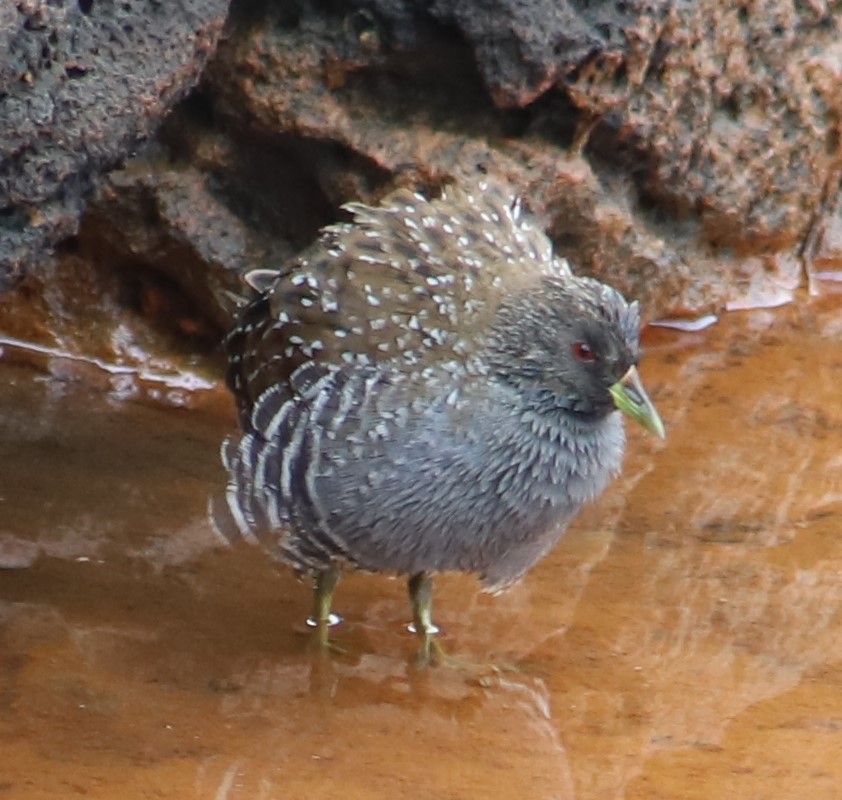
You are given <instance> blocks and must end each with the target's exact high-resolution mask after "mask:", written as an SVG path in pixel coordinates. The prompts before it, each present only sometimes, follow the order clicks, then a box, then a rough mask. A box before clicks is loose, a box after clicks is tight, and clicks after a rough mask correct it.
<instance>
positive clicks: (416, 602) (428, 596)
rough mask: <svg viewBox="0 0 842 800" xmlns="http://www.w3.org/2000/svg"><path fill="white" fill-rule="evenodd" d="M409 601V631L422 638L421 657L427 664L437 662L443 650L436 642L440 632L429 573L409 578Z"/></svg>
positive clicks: (421, 573)
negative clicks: (434, 609)
mask: <svg viewBox="0 0 842 800" xmlns="http://www.w3.org/2000/svg"><path fill="white" fill-rule="evenodd" d="M408 586H409V601H410V603H411V604H412V624H411V625H410V626H409V629H410V630H411V631H412V632H413V633H415V634H417V635H418V636H419V637H421V651H420V652H419V656H420V657H421V659H422V660H423V661H424V662H426V663H429V662H431V661H432V662H436V661H438V660H439V657H440V656H441V654H442V653H441V648H440V646H439V645H438V643H437V642H436V641H435V635H436V634H437V633H438V632H439V629H438V626H436V625H435V624H434V623H433V619H432V614H433V576H432V575H430V574H429V573H428V572H418V573H416V574H415V575H412V576H411V577H410V578H409V583H408Z"/></svg>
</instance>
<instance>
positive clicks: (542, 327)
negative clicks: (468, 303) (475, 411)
mask: <svg viewBox="0 0 842 800" xmlns="http://www.w3.org/2000/svg"><path fill="white" fill-rule="evenodd" d="M639 338H640V313H639V309H638V304H637V303H636V302H634V303H628V302H626V300H625V299H624V298H623V296H622V295H621V294H620V293H619V292H618V291H616V290H615V289H612V288H611V287H610V286H606V285H605V284H603V283H600V282H599V281H597V280H595V279H593V278H587V277H574V276H569V277H565V278H563V279H556V278H544V279H543V280H542V282H541V284H540V286H539V287H536V288H533V289H531V290H523V291H521V292H519V293H518V294H517V295H516V296H514V297H512V298H511V299H510V300H508V301H507V302H506V303H504V304H503V305H502V306H501V307H500V308H499V309H498V313H497V317H496V320H495V324H494V333H493V336H492V339H491V347H490V356H489V362H490V364H491V366H492V369H493V371H494V373H495V374H496V375H497V377H498V378H499V379H501V380H503V381H505V382H506V383H508V384H509V385H511V386H513V387H515V388H516V389H517V390H518V391H519V392H521V393H522V394H523V395H524V397H525V399H526V400H527V402H528V403H529V404H530V405H532V406H533V407H535V408H536V410H540V411H546V412H549V413H553V412H558V411H563V412H566V413H568V414H571V415H574V416H575V417H578V418H580V419H582V420H587V419H594V420H596V419H600V418H603V417H605V416H607V415H608V414H610V413H612V412H613V411H615V410H617V409H619V410H621V411H624V412H625V413H627V414H628V415H629V416H631V417H632V418H633V419H635V420H637V421H638V422H640V423H641V424H642V425H643V426H644V427H645V428H646V429H647V430H649V431H651V432H652V433H655V434H656V435H658V436H661V437H663V435H664V426H663V423H662V422H661V418H660V416H659V415H658V412H657V411H656V410H655V407H654V406H653V405H652V402H651V401H650V400H649V397H648V396H647V394H646V391H645V389H644V388H643V384H642V382H641V380H640V377H639V375H638V373H637V362H638V360H639V356H640V347H639Z"/></svg>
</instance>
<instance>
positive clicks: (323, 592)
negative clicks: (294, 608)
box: [307, 565, 341, 646]
mask: <svg viewBox="0 0 842 800" xmlns="http://www.w3.org/2000/svg"><path fill="white" fill-rule="evenodd" d="M338 582H339V568H338V567H336V566H335V565H332V566H330V567H328V568H327V569H326V570H325V571H324V572H319V573H318V574H317V575H316V577H315V578H313V614H312V616H311V617H310V618H309V619H308V620H307V624H308V625H309V626H310V627H311V628H316V633H317V635H318V643H319V645H321V646H327V645H328V630H329V629H330V628H331V627H332V626H334V625H337V624H338V623H339V622H341V617H339V616H338V615H336V614H331V612H330V606H331V603H332V602H333V593H334V591H335V590H336V584H337V583H338Z"/></svg>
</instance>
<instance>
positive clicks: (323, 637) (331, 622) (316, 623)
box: [307, 614, 348, 655]
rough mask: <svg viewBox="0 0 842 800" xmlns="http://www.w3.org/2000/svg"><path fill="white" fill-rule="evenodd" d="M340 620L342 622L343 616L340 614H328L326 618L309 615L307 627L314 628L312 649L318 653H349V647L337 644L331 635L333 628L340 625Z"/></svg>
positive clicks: (311, 641) (311, 640)
mask: <svg viewBox="0 0 842 800" xmlns="http://www.w3.org/2000/svg"><path fill="white" fill-rule="evenodd" d="M340 622H342V617H340V616H339V615H338V614H328V616H327V617H326V618H324V619H317V618H315V617H308V618H307V627H308V628H310V629H311V630H312V636H311V637H310V645H309V646H310V649H311V650H312V651H313V652H316V653H333V654H335V655H342V654H344V653H347V652H348V651H347V649H346V648H345V647H343V646H342V645H340V644H337V643H336V641H335V639H333V638H332V637H331V635H330V631H331V629H332V628H335V627H336V626H337V625H339V623H340Z"/></svg>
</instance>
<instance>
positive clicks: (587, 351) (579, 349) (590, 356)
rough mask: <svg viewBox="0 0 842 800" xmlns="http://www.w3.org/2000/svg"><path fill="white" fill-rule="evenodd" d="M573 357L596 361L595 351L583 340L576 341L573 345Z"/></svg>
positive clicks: (579, 359) (578, 359)
mask: <svg viewBox="0 0 842 800" xmlns="http://www.w3.org/2000/svg"><path fill="white" fill-rule="evenodd" d="M573 358H575V359H576V360H577V361H596V353H594V351H593V350H592V349H591V346H590V345H588V344H585V343H584V342H576V344H574V345H573Z"/></svg>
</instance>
